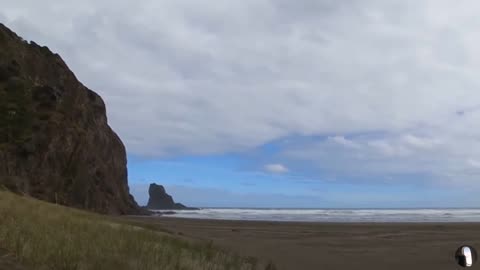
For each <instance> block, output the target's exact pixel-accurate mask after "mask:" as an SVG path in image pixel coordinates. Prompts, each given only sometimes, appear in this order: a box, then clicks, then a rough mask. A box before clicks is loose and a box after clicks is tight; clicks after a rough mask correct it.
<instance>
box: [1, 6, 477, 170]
mask: <svg viewBox="0 0 480 270" xmlns="http://www.w3.org/2000/svg"><path fill="white" fill-rule="evenodd" d="M0 4H1V6H2V10H1V11H0V19H2V20H3V21H4V22H5V23H6V24H7V25H8V26H10V27H11V28H13V30H15V31H17V32H18V33H19V34H21V35H22V36H24V37H25V38H26V39H33V40H36V41H37V42H38V43H42V44H45V45H48V46H49V47H50V48H51V49H52V50H54V51H56V52H59V53H60V54H61V55H62V56H63V58H64V59H65V60H66V61H67V63H68V64H69V65H70V67H71V68H72V69H73V70H74V72H75V73H76V75H77V76H78V77H79V78H80V79H81V80H82V81H83V82H84V83H85V84H86V85H87V86H89V87H91V88H92V89H94V90H96V91H98V92H99V93H100V94H101V95H102V96H103V97H104V98H105V100H106V103H107V106H108V115H109V121H110V123H111V125H112V126H113V128H114V129H115V130H116V131H117V132H118V133H119V135H120V136H121V137H122V139H123V140H124V142H125V144H126V146H127V150H128V151H129V153H130V154H135V155H150V156H151V155H153V156H172V155H179V154H215V153H226V152H235V151H248V150H251V149H252V148H255V147H257V146H260V145H262V144H264V143H267V142H270V141H273V140H278V139H280V138H283V137H289V136H292V135H296V136H312V137H315V136H320V137H322V136H323V137H324V136H330V135H331V134H339V136H337V137H332V138H331V140H330V141H328V142H323V141H321V142H319V141H315V142H313V143H312V144H310V145H306V146H305V145H293V146H292V148H290V149H286V151H285V155H287V156H289V157H291V158H292V159H293V157H296V158H295V159H293V160H291V162H292V163H293V162H296V161H297V162H299V161H305V160H307V161H308V162H310V163H312V164H317V166H318V167H321V169H322V170H324V171H325V170H326V171H329V172H337V173H340V172H345V171H347V172H349V171H350V172H352V173H353V172H356V173H363V174H369V173H373V172H375V173H379V174H381V173H383V174H390V173H422V174H423V173H425V174H428V175H431V176H434V177H440V176H445V175H447V176H448V177H449V178H456V179H458V178H461V179H473V177H472V175H473V174H474V173H475V172H471V171H469V170H473V169H475V168H472V166H469V164H468V162H465V161H466V160H469V159H472V160H480V144H479V140H478V138H480V130H479V129H475V128H474V127H475V126H476V125H477V123H479V120H480V114H479V113H478V106H479V105H480V91H478V89H479V88H480V77H479V76H478V71H479V70H480V51H479V50H478V44H479V43H480V36H479V35H478V34H477V32H478V31H477V30H478V27H479V26H480V17H479V16H478V13H480V3H479V2H478V1H473V0H466V1H461V3H457V2H455V3H454V2H452V1H446V0H422V1H418V0H406V1H378V0H351V1H327V0H324V1H316V0H302V1H300V2H299V1H289V0H246V1H238V2H235V3H233V2H229V1H228V2H226V1H221V0H218V1H215V0H213V1H209V2H208V3H205V2H201V3H200V2H198V1H194V0H190V1H188V0H182V1H166V0H164V1H157V0H146V1H142V2H141V3H138V2H134V1H127V0H115V1H113V0H106V1H94V0H85V1H61V0H46V1H41V2H40V1H36V0H17V1H8V0H0ZM459 111H462V112H464V114H457V112H459ZM371 133H376V134H381V135H380V136H377V137H372V138H370V137H368V136H366V137H362V136H361V135H362V134H371ZM352 134H353V135H356V136H351V135H352ZM342 135H343V136H342ZM347 138H348V139H347ZM289 162H290V161H289ZM288 164H289V167H290V168H291V169H292V168H293V167H292V166H291V165H290V163H288ZM470 165H471V164H470ZM467 168H468V170H467Z"/></svg>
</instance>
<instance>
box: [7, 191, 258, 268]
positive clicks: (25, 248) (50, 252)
mask: <svg viewBox="0 0 480 270" xmlns="http://www.w3.org/2000/svg"><path fill="white" fill-rule="evenodd" d="M0 249H5V250H7V251H8V252H10V253H12V254H13V255H14V256H16V257H17V259H18V261H19V262H21V263H22V264H23V265H24V266H26V267H27V268H28V269H33V270H43V269H45V270H47V269H48V270H90V269H101V270H113V269H115V270H123V269H125V270H127V269H128V270H132V269H133V270H135V269H142V270H148V269H161V270H169V269H185V270H187V269H202V270H215V269H232V270H233V269H242V270H243V269H245V270H247V269H257V267H256V264H257V263H256V261H255V260H252V259H246V258H241V257H238V256H235V255H233V254H230V253H227V252H225V251H222V250H219V249H216V248H215V247H213V246H212V245H210V244H201V243H193V242H191V241H187V240H183V239H179V238H175V237H174V236H172V235H169V234H168V233H165V232H161V231H154V230H150V229H146V228H142V227H138V226H132V225H130V224H126V223H123V222H122V221H119V220H118V219H115V218H111V217H108V216H101V215H96V214H92V213H89V212H85V211H80V210H76V209H71V208H66V207H62V206H58V205H53V204H49V203H45V202H42V201H38V200H35V199H31V198H26V197H21V196H18V195H14V194H12V193H10V192H6V191H0ZM0 268H1V261H0Z"/></svg>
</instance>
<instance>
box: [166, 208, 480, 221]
mask: <svg viewBox="0 0 480 270" xmlns="http://www.w3.org/2000/svg"><path fill="white" fill-rule="evenodd" d="M157 212H159V213H161V212H162V211H157ZM174 212H175V214H169V215H164V216H166V217H176V218H195V219H214V220H258V221H298V222H351V223H353V222H418V223H422V222H480V209H251V208H202V209H200V210H175V211H174Z"/></svg>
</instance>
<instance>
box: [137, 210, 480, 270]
mask: <svg viewBox="0 0 480 270" xmlns="http://www.w3.org/2000/svg"><path fill="white" fill-rule="evenodd" d="M134 219H136V220H137V221H140V220H141V221H142V222H148V223H150V225H156V224H158V225H159V226H161V227H163V228H165V229H167V230H169V231H172V232H174V233H176V234H180V235H183V236H185V237H190V238H195V239H203V240H207V241H210V240H211V241H213V243H214V244H215V245H218V246H221V247H224V248H227V249H230V250H232V251H234V252H237V253H239V254H240V255H246V256H254V257H258V258H260V259H262V260H272V261H273V262H274V263H275V265H276V266H277V268H278V269H283V270H303V269H306V270H309V269H370V270H372V269H389V270H396V269H398V270H400V269H402V270H404V269H410V270H412V269H421V270H430V269H431V270H442V269H445V270H447V269H448V270H453V269H458V268H459V266H458V265H456V263H455V260H454V254H455V251H456V249H457V248H458V247H459V246H461V245H463V244H469V245H473V246H474V247H480V224H478V223H423V224H422V223H417V224H413V223H410V224H407V223H388V224H386V223H376V224H365V223H364V224H353V223H342V224H338V223H289V222H256V221H218V220H194V219H177V218H161V217H160V218H151V217H150V218H145V217H144V218H134Z"/></svg>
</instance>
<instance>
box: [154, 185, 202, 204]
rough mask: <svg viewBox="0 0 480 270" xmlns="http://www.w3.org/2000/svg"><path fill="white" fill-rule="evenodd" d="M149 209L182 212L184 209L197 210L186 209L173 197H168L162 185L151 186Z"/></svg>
mask: <svg viewBox="0 0 480 270" xmlns="http://www.w3.org/2000/svg"><path fill="white" fill-rule="evenodd" d="M148 195H149V196H150V198H149V199H148V204H147V208H148V209H169V210H182V209H195V208H190V207H186V206H185V205H183V204H181V203H175V201H174V200H173V198H172V196H170V195H168V194H167V192H166V191H165V188H164V187H163V186H162V185H157V184H150V187H149V188H148Z"/></svg>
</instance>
